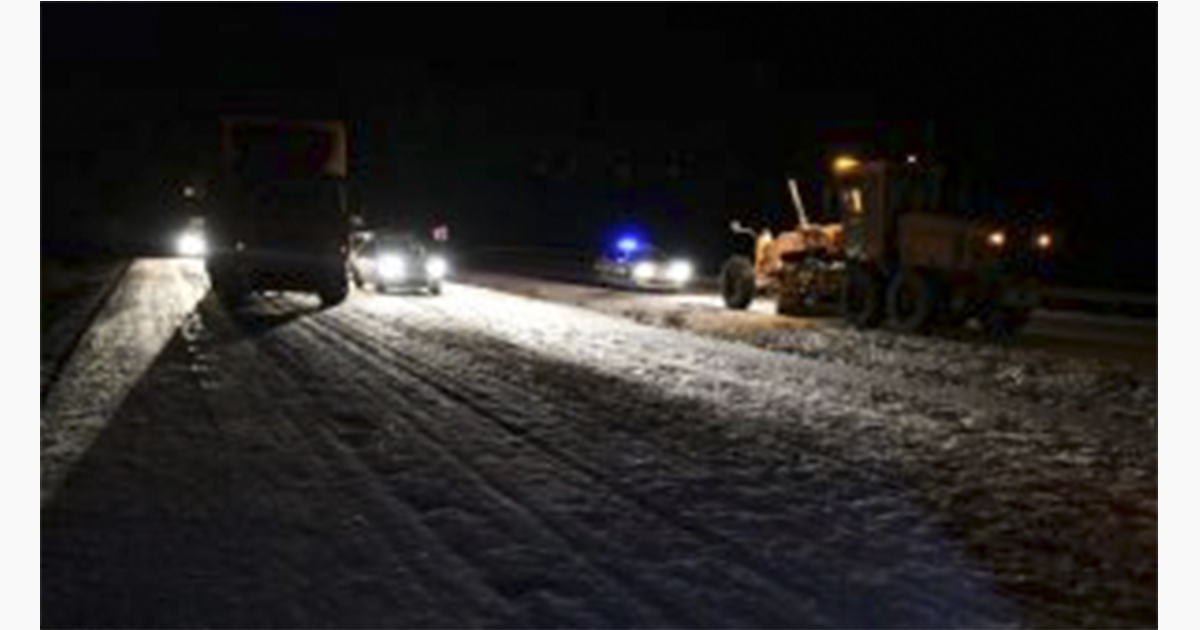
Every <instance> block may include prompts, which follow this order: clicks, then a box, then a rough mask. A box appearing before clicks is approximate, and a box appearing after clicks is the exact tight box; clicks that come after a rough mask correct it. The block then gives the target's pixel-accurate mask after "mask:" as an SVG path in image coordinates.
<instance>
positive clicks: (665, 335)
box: [41, 261, 1157, 627]
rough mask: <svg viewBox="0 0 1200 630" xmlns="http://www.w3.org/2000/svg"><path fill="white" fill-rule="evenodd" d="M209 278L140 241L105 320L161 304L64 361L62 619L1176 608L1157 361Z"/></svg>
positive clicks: (701, 621)
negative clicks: (80, 424)
mask: <svg viewBox="0 0 1200 630" xmlns="http://www.w3.org/2000/svg"><path fill="white" fill-rule="evenodd" d="M189 265H191V266H189ZM139 270H141V271H142V273H135V272H137V271H139ZM205 290H206V285H205V282H204V278H203V274H202V273H196V269H195V267H194V263H189V262H186V261H152V262H148V263H145V267H144V268H143V267H136V266H135V267H134V268H133V270H132V271H131V273H130V274H129V276H128V277H127V279H126V283H125V285H124V286H123V287H121V289H120V291H124V292H126V293H125V294H123V295H127V297H128V299H127V300H126V299H118V300H114V303H113V304H112V305H111V309H110V310H112V312H108V313H105V314H104V315H103V317H104V318H105V319H104V320H103V321H110V322H114V323H115V322H120V321H122V320H120V319H119V318H120V317H123V316H125V317H132V318H134V319H133V321H141V322H145V323H144V324H142V325H140V326H137V325H132V324H129V325H126V324H120V325H116V326H113V327H112V330H111V332H110V333H105V334H99V333H97V335H96V336H95V341H94V342H93V343H91V344H89V345H88V346H87V348H85V351H81V352H80V353H79V354H78V355H77V356H76V357H74V358H73V359H72V363H71V364H70V366H69V369H72V370H74V371H75V372H77V373H79V374H80V375H82V376H81V377H80V378H88V377H87V375H88V374H91V373H93V372H96V373H98V372H103V371H104V370H103V369H101V367H100V366H103V365H112V366H114V370H113V371H111V374H112V378H111V379H110V380H109V381H102V380H101V379H93V380H90V381H87V380H80V379H79V378H75V377H71V376H69V375H67V374H64V375H63V377H62V378H60V381H59V385H58V386H57V387H56V389H55V391H54V392H52V393H51V396H50V399H48V401H47V403H46V404H44V405H43V487H44V488H46V487H48V488H50V491H49V493H48V496H47V498H46V501H45V504H44V507H43V511H42V544H41V550H42V573H41V580H42V624H43V626H46V627H63V626H90V627H103V626H124V627H143V626H155V627H181V626H188V627H194V626H209V627H266V626H271V627H276V626H286V627H316V626H336V627H381V626H386V627H477V626H488V627H497V626H503V627H512V626H521V627H579V626H587V627H668V626H670V627H677V626H685V627H1024V626H1070V627H1075V626H1086V627H1128V626H1148V625H1156V623H1157V432H1156V414H1157V410H1156V401H1157V395H1156V383H1155V379H1154V375H1153V373H1147V372H1144V371H1137V370H1133V369H1132V368H1131V369H1128V370H1125V369H1119V368H1114V367H1112V366H1108V365H1101V364H1097V363H1093V362H1089V361H1084V360H1078V361H1076V360H1071V359H1066V358H1062V357H1057V356H1050V355H1044V354H1041V353H1037V352H1027V351H1024V350H1020V349H1006V348H1000V347H982V346H980V345H979V344H972V343H969V342H965V341H954V340H945V339H930V338H905V337H899V336H896V335H890V334H887V333H880V332H875V333H859V332H855V331H849V330H844V329H842V330H825V329H821V328H819V327H807V326H803V325H795V326H791V325H782V326H773V325H772V326H755V325H749V324H747V323H746V321H743V322H742V325H738V326H733V327H727V326H723V325H721V324H720V323H719V322H714V321H712V320H705V321H706V322H707V327H706V328H704V329H703V330H699V329H700V328H701V327H700V326H696V328H697V331H698V332H697V331H692V330H688V329H687V328H689V326H688V325H687V323H688V320H687V318H680V319H676V320H674V324H672V325H674V326H675V328H683V330H678V329H673V328H664V327H661V326H647V325H644V324H641V323H638V322H636V321H632V320H631V319H629V318H628V317H620V316H613V315H612V314H608V313H604V312H598V311H597V310H595V309H586V308H580V307H577V306H572V305H564V304H559V303H552V302H548V301H544V300H537V299H530V298H528V297H523V296H519V295H514V294H512V293H506V292H501V291H497V290H493V289H487V288H481V287H478V286H469V285H465V284H453V285H450V286H449V287H448V288H447V291H446V293H445V294H444V295H443V296H441V297H436V298H433V297H424V296H404V295H373V294H367V293H356V294H355V295H353V296H352V297H351V299H350V300H349V301H347V302H346V303H345V304H343V305H340V306H338V307H336V308H333V309H327V310H320V309H318V308H317V305H316V301H315V299H312V298H309V297H307V296H299V295H292V294H285V295H279V296H268V297H266V298H264V299H262V300H259V301H257V302H255V303H254V304H252V305H251V306H250V307H249V308H247V309H245V310H244V311H243V312H240V313H237V314H231V313H229V312H228V311H226V310H225V309H224V308H222V307H221V306H220V305H219V304H218V303H217V302H216V300H214V299H213V298H212V296H211V295H206V294H205ZM197 300H198V302H197ZM193 304H194V305H196V306H195V308H193V307H192V305H193ZM748 315H751V316H758V314H753V313H751V314H748ZM177 317H178V320H177ZM761 317H764V318H767V317H770V316H768V315H761ZM114 318H117V319H114ZM168 328H170V329H171V330H172V331H173V332H172V333H171V334H170V335H169V339H167V340H165V341H159V337H161V334H160V332H161V331H163V330H166V329H168ZM699 333H704V334H699ZM713 335H716V337H717V338H714V336H713ZM148 354H150V355H151V357H150V360H148V361H147V360H146V359H144V358H143V357H146V355H148ZM143 364H145V365H143ZM89 366H91V367H90V368H89ZM84 383H87V388H86V390H81V389H80V386H81V385H82V384H84ZM88 398H96V399H98V400H99V401H101V402H100V403H97V404H95V405H92V406H91V407H88V409H89V410H90V411H89V413H87V414H83V416H85V417H87V418H88V422H87V424H88V426H89V427H90V428H89V430H87V431H75V432H72V430H71V427H72V425H73V423H76V422H77V418H79V417H80V414H78V413H74V412H73V411H70V410H75V409H79V408H80V405H82V404H83V403H82V402H81V401H83V400H84V399H88ZM76 438H78V439H76ZM48 441H49V443H51V444H52V445H56V446H55V448H56V449H57V450H56V451H55V452H70V453H73V455H72V456H71V457H68V458H58V459H56V460H54V461H60V462H66V463H65V464H64V465H62V466H60V468H59V469H62V470H63V471H64V472H62V473H61V474H58V475H57V477H61V478H62V480H61V482H58V483H52V484H49V485H47V483H46V466H47V458H46V454H45V451H46V444H47V443H48ZM72 445H73V446H72ZM51 450H54V449H51Z"/></svg>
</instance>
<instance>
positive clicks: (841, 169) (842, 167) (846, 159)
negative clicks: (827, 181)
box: [833, 155, 862, 173]
mask: <svg viewBox="0 0 1200 630" xmlns="http://www.w3.org/2000/svg"><path fill="white" fill-rule="evenodd" d="M859 166H862V163H861V162H859V161H858V160H856V159H854V158H852V157H850V156H849V155H840V156H838V157H837V158H835V159H834V160H833V171H834V172H835V173H848V172H850V171H853V170H854V169H856V168H858V167H859Z"/></svg>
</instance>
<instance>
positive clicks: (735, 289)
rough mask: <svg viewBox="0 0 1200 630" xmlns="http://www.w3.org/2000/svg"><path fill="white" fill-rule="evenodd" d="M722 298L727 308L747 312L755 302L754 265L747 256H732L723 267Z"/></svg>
mask: <svg viewBox="0 0 1200 630" xmlns="http://www.w3.org/2000/svg"><path fill="white" fill-rule="evenodd" d="M720 280H721V298H722V299H724V300H725V306H726V307H728V308H732V309H736V310H739V311H740V310H745V309H746V308H747V307H749V306H750V302H753V301H754V293H755V287H754V284H755V283H754V263H752V262H750V259H749V258H746V257H745V256H731V257H730V258H729V260H726V261H725V264H724V265H722V266H721V278H720Z"/></svg>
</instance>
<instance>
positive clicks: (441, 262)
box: [425, 256, 450, 279]
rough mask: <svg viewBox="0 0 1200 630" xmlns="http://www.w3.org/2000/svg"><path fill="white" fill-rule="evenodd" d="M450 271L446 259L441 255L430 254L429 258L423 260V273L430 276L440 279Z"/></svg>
mask: <svg viewBox="0 0 1200 630" xmlns="http://www.w3.org/2000/svg"><path fill="white" fill-rule="evenodd" d="M448 271H450V265H448V264H447V263H446V259H445V258H442V257H441V256H430V257H429V260H426V261H425V273H426V274H427V275H429V277H430V278H435V279H441V278H444V277H446V273H447V272H448Z"/></svg>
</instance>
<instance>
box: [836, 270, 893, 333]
mask: <svg viewBox="0 0 1200 630" xmlns="http://www.w3.org/2000/svg"><path fill="white" fill-rule="evenodd" d="M882 293H883V291H882V290H881V289H880V283H879V280H878V279H876V277H875V274H873V273H871V272H870V270H868V269H866V268H865V267H861V266H857V265H856V266H853V267H851V268H850V269H849V270H847V272H846V279H845V281H844V282H843V283H842V296H841V302H840V310H841V313H842V318H843V319H845V320H846V323H848V324H850V325H851V326H854V327H855V328H874V327H875V326H878V325H879V321H880V320H881V319H882V318H883V308H882V304H881V303H882V302H883V296H882Z"/></svg>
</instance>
